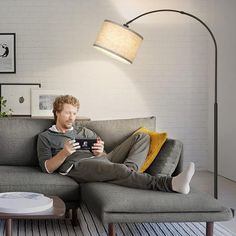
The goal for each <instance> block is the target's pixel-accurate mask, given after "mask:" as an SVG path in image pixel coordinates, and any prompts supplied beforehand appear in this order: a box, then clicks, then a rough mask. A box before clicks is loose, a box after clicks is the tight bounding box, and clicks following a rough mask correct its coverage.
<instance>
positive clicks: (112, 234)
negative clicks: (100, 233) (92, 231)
mask: <svg viewBox="0 0 236 236" xmlns="http://www.w3.org/2000/svg"><path fill="white" fill-rule="evenodd" d="M108 235H109V236H115V235H116V232H115V226H114V224H113V223H109V224H108Z"/></svg>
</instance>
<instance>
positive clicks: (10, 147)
mask: <svg viewBox="0 0 236 236" xmlns="http://www.w3.org/2000/svg"><path fill="white" fill-rule="evenodd" d="M52 123H53V120H49V119H32V118H26V117H24V118H23V117H22V118H21V117H10V118H2V119H0V165H15V166H18V165H21V166H35V165H38V159H37V149H36V144H37V136H38V134H39V133H40V132H42V131H44V130H45V129H47V128H48V127H50V126H51V124H52Z"/></svg>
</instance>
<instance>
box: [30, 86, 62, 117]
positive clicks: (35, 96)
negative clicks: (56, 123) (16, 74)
mask: <svg viewBox="0 0 236 236" xmlns="http://www.w3.org/2000/svg"><path fill="white" fill-rule="evenodd" d="M63 94H64V93H63V92H62V91H59V90H42V89H32V90H31V116H32V117H42V116H47V117H53V113H52V105H53V102H54V100H55V98H56V97H57V96H60V95H63Z"/></svg>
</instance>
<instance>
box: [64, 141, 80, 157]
mask: <svg viewBox="0 0 236 236" xmlns="http://www.w3.org/2000/svg"><path fill="white" fill-rule="evenodd" d="M79 148H80V145H79V143H76V142H75V140H67V141H66V142H65V143H64V147H63V152H64V154H65V156H70V155H71V154H73V153H74V152H76V149H79Z"/></svg>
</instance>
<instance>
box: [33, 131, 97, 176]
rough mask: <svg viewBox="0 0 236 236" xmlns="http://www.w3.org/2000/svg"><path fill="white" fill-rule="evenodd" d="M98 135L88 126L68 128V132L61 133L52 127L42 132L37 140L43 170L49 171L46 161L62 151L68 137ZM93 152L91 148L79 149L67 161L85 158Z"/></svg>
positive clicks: (81, 137) (82, 137)
mask: <svg viewBox="0 0 236 236" xmlns="http://www.w3.org/2000/svg"><path fill="white" fill-rule="evenodd" d="M97 137H98V136H97V134H96V133H95V132H93V131H92V130H90V129H88V128H86V127H76V128H74V129H72V130H68V131H67V132H66V133H60V132H56V131H52V130H50V129H48V130H46V131H44V132H42V133H40V134H39V136H38V142H37V153H38V160H39V165H40V167H41V169H42V171H43V172H47V170H46V168H45V161H46V160H49V159H50V158H52V157H53V156H55V155H56V154H57V153H58V152H60V151H61V150H62V149H63V147H64V143H65V141H66V140H68V139H71V140H73V139H75V138H76V139H84V138H88V139H96V138H97ZM91 156H92V153H91V152H90V151H89V150H77V151H76V152H75V153H73V154H72V155H70V156H69V157H68V158H67V159H66V160H65V162H64V163H63V165H64V164H66V163H67V162H76V161H79V160H81V159H83V158H88V157H91Z"/></svg>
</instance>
